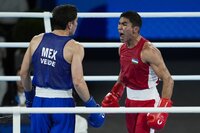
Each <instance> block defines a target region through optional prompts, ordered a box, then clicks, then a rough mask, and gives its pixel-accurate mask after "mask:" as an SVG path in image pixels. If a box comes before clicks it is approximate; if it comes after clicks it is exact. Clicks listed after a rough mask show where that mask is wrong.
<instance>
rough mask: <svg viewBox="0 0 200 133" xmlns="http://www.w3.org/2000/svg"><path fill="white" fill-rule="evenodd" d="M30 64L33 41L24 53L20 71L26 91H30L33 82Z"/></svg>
mask: <svg viewBox="0 0 200 133" xmlns="http://www.w3.org/2000/svg"><path fill="white" fill-rule="evenodd" d="M30 64H31V43H30V45H29V47H28V48H27V50H26V53H25V55H24V58H23V62H22V65H21V71H20V77H21V81H22V85H23V87H24V89H25V91H30V90H31V89H32V82H31V77H30Z"/></svg>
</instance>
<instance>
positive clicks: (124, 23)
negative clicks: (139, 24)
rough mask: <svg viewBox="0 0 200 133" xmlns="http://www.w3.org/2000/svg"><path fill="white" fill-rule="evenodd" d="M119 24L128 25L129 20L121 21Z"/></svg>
mask: <svg viewBox="0 0 200 133" xmlns="http://www.w3.org/2000/svg"><path fill="white" fill-rule="evenodd" d="M119 24H122V25H126V24H128V22H119Z"/></svg>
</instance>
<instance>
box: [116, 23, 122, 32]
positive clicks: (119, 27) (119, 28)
mask: <svg viewBox="0 0 200 133" xmlns="http://www.w3.org/2000/svg"><path fill="white" fill-rule="evenodd" d="M117 28H118V31H119V32H120V31H122V26H121V25H120V24H118V27H117Z"/></svg>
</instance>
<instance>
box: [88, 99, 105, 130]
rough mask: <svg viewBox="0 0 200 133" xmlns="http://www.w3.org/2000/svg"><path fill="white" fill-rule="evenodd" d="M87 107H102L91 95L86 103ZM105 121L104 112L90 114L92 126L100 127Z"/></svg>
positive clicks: (89, 120)
mask: <svg viewBox="0 0 200 133" xmlns="http://www.w3.org/2000/svg"><path fill="white" fill-rule="evenodd" d="M85 106H86V107H100V106H99V104H97V103H96V102H95V100H94V98H93V97H90V99H89V100H88V101H87V102H86V103H85ZM104 121H105V114H104V113H93V114H90V115H89V117H88V123H89V125H91V126H92V127H95V128H99V127H101V126H102V125H103V123H104Z"/></svg>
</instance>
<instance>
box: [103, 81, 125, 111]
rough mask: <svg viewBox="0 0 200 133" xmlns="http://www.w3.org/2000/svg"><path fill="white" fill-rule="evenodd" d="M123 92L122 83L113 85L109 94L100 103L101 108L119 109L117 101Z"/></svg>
mask: <svg viewBox="0 0 200 133" xmlns="http://www.w3.org/2000/svg"><path fill="white" fill-rule="evenodd" d="M123 92H124V86H123V84H122V83H119V82H117V83H115V85H114V86H113V88H112V90H111V92H109V93H108V94H107V95H106V96H105V97H104V99H103V101H102V107H119V106H120V105H119V100H120V99H121V97H122V94H123Z"/></svg>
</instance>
